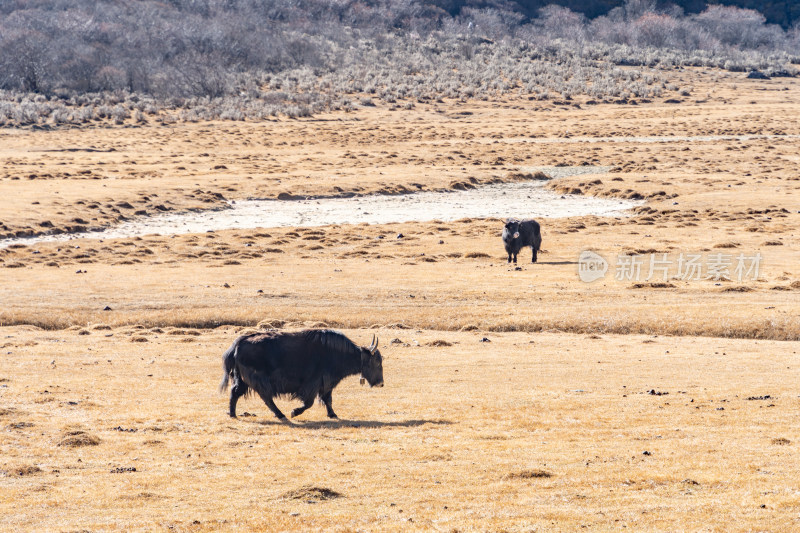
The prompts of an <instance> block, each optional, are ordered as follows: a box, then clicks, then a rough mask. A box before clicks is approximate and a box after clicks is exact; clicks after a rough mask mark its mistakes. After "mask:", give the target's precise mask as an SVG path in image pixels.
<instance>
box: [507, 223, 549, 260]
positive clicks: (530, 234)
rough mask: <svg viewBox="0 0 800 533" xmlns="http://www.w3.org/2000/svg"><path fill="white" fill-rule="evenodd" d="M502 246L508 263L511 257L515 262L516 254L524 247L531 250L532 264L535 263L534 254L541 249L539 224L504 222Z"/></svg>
mask: <svg viewBox="0 0 800 533" xmlns="http://www.w3.org/2000/svg"><path fill="white" fill-rule="evenodd" d="M503 244H504V245H505V247H506V253H508V262H509V263H510V262H511V259H512V257H513V259H514V262H515V263H516V262H517V254H518V253H519V251H520V250H522V249H523V248H524V247H526V246H530V247H531V249H532V250H533V258H532V259H531V262H532V263H535V262H536V254H537V253H538V252H539V250H540V249H541V247H542V232H541V229H540V228H539V223H538V222H536V221H535V220H522V221H520V220H517V219H515V218H509V219H508V220H506V225H505V227H504V228H503Z"/></svg>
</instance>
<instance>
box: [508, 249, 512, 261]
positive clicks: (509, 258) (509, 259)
mask: <svg viewBox="0 0 800 533" xmlns="http://www.w3.org/2000/svg"><path fill="white" fill-rule="evenodd" d="M508 262H509V263H510V262H511V252H508Z"/></svg>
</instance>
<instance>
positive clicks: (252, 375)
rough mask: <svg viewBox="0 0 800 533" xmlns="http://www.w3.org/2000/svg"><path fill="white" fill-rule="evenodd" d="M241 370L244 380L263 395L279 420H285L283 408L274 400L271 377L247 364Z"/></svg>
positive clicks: (265, 401) (262, 397)
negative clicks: (279, 407)
mask: <svg viewBox="0 0 800 533" xmlns="http://www.w3.org/2000/svg"><path fill="white" fill-rule="evenodd" d="M239 370H240V371H241V372H242V378H243V381H245V382H246V383H247V385H248V386H249V387H250V388H252V389H253V390H254V391H256V392H257V393H258V395H259V396H261V399H262V400H264V403H265V404H266V405H267V407H269V410H270V411H272V412H273V414H274V415H275V416H276V417H278V420H283V419H284V418H286V415H284V414H283V413H281V410H280V409H278V406H277V405H275V402H273V401H272V397H273V396H274V393H273V389H272V384H271V383H270V381H269V377H268V376H265V375H264V373H262V372H259V371H257V370H253V369H251V368H249V367H246V366H242V367H239Z"/></svg>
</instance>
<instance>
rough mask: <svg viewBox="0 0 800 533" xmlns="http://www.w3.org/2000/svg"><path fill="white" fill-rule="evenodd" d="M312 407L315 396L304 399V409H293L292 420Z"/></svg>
mask: <svg viewBox="0 0 800 533" xmlns="http://www.w3.org/2000/svg"><path fill="white" fill-rule="evenodd" d="M312 405H314V396H311V398H304V399H303V407H297V408H295V409H292V418H294V417H296V416H300V415H302V414H303V413H304V412H305V410H306V409H308V408H309V407H311V406H312Z"/></svg>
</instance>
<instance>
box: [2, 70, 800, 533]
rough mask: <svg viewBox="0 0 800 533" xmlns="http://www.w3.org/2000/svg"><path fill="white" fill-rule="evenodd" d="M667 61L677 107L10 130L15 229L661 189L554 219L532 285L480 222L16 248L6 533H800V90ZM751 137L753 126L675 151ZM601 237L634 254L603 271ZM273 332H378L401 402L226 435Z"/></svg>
mask: <svg viewBox="0 0 800 533" xmlns="http://www.w3.org/2000/svg"><path fill="white" fill-rule="evenodd" d="M675 78H676V80H675V83H676V84H679V85H680V86H692V87H693V90H692V96H690V97H686V98H685V99H684V101H683V102H682V103H681V104H673V103H666V102H651V103H643V104H640V105H637V106H624V105H591V104H587V103H586V102H578V104H579V105H573V106H570V107H567V106H562V105H553V104H549V103H542V102H536V101H528V100H522V99H520V100H512V99H509V100H506V101H501V102H468V103H465V104H464V103H461V104H460V103H457V102H442V103H437V104H431V105H424V104H419V103H418V104H417V105H416V106H415V107H414V109H411V110H403V111H391V110H390V109H388V108H382V107H370V108H365V109H361V110H358V111H355V112H352V113H349V114H332V115H327V116H320V117H316V118H314V119H309V120H276V121H272V122H264V123H248V122H241V123H234V122H220V123H211V124H208V123H205V124H182V125H175V126H171V127H163V126H146V127H140V128H119V127H117V128H113V127H112V128H94V129H80V130H68V129H64V130H55V131H30V130H2V131H0V193H2V194H0V213H1V214H0V235H5V236H14V235H25V234H36V233H40V232H44V231H71V230H75V229H81V228H91V227H103V226H107V225H111V224H114V223H115V222H117V221H119V220H122V219H123V218H128V219H129V218H132V217H135V216H144V214H145V213H146V214H148V215H152V214H157V213H158V212H164V211H171V210H175V211H180V210H187V209H207V208H222V207H224V205H225V201H226V200H238V199H243V198H248V197H260V198H274V197H278V196H279V195H283V196H282V197H292V196H305V195H322V196H330V195H334V196H337V195H338V196H345V195H350V194H363V193H367V192H382V193H386V194H390V193H398V192H408V191H414V190H419V189H423V190H436V189H441V190H445V189H455V188H463V187H471V186H474V185H476V184H480V183H490V182H498V181H511V180H518V179H521V178H520V176H519V175H520V174H521V173H522V174H524V173H525V172H526V169H527V168H528V167H535V166H541V165H582V164H590V165H607V166H610V167H613V168H612V170H611V171H610V172H609V173H607V174H603V175H598V176H590V177H587V176H583V177H575V178H569V179H560V180H555V181H553V182H551V183H549V184H548V185H547V186H548V187H550V188H552V189H554V190H556V191H559V192H573V193H580V194H592V195H598V196H610V197H620V198H641V199H643V200H645V204H644V205H643V206H642V207H640V208H637V209H636V211H635V212H634V213H633V216H631V217H630V218H618V219H614V218H599V217H581V218H577V217H576V218H569V219H557V220H543V221H542V223H543V235H544V243H543V248H544V253H543V254H542V255H541V256H540V263H539V264H536V265H531V264H530V263H527V262H526V261H528V260H529V258H530V256H529V255H528V252H527V250H526V251H523V252H522V253H521V254H520V260H521V263H520V269H519V270H515V269H514V268H513V266H512V267H509V266H508V265H507V264H506V262H505V257H504V252H503V249H502V244H501V243H500V239H499V233H500V230H501V227H502V225H501V222H500V221H499V220H479V219H474V220H473V219H467V220H461V221H457V222H439V221H432V222H416V223H404V224H386V225H372V226H369V225H355V226H347V225H341V226H332V227H325V228H281V229H272V228H269V229H255V230H231V231H217V232H212V233H205V234H195V235H180V236H147V237H143V238H134V239H112V240H104V241H98V240H88V239H84V240H75V241H71V242H69V243H41V244H36V245H31V246H18V247H12V248H7V249H4V250H0V302H2V305H1V306H0V530H11V531H16V530H18V531H30V530H40V531H54V530H55V531H75V530H89V531H98V530H126V531H128V530H154V529H155V530H163V529H171V530H182V531H214V530H231V529H234V530H236V529H238V530H245V531H247V530H309V529H326V530H345V531H346V530H398V529H419V530H443V531H451V530H512V531H513V530H520V531H522V530H524V531H527V530H534V529H539V530H554V529H555V530H574V529H580V528H581V527H582V526H587V527H589V528H592V529H597V530H611V529H613V530H618V529H621V528H623V527H627V528H629V529H630V528H632V529H636V530H729V529H734V528H735V529H741V530H771V531H787V530H792V529H798V528H799V527H800V486H798V482H797V479H796V478H797V476H796V472H797V471H798V467H800V465H798V459H797V457H798V456H797V454H796V453H794V449H795V447H796V446H797V443H798V442H799V441H800V434H798V433H799V429H800V424H798V420H799V419H800V418H798V407H800V403H798V402H800V399H799V398H800V397H799V396H798V392H797V382H798V373H797V368H798V359H797V358H798V355H797V351H798V347H800V345H799V344H798V341H799V340H800V319H799V318H798V317H799V316H800V298H799V297H798V296H799V295H800V270H798V264H800V252H798V250H800V233H798V229H797V228H798V227H800V214H799V213H798V211H800V173H799V171H798V168H800V167H799V166H798V163H800V155H798V154H800V137H798V135H800V123H799V122H797V121H794V120H791V117H796V116H800V82H798V81H797V80H795V79H785V80H784V79H775V80H770V81H758V80H744V79H742V76H741V75H735V74H730V73H715V74H703V73H699V72H690V71H688V70H686V71H682V72H678V73H676V74H675ZM741 135H758V136H760V137H757V138H750V139H742V138H725V139H716V140H707V141H705V140H686V139H682V138H679V137H680V136H741ZM662 136H667V137H674V138H673V139H672V140H670V141H668V142H667V141H657V140H655V139H649V140H648V139H645V141H647V142H643V141H642V140H641V139H640V140H638V141H637V140H633V139H627V140H626V139H625V138H629V137H631V138H632V137H640V138H641V137H648V138H649V137H662ZM584 137H591V138H595V139H596V142H582V141H581V139H582V138H584ZM606 137H616V138H617V139H616V140H615V141H611V140H608V139H606V140H603V139H602V138H606ZM137 212H139V213H140V214H138V215H136V214H135V213H137ZM398 234H402V235H403V237H402V238H397V235H398ZM587 249H591V250H594V251H596V252H598V253H600V254H601V255H603V256H604V257H606V258H607V259H609V260H611V261H612V271H611V272H609V274H608V275H607V276H606V278H605V279H603V280H599V281H596V282H594V283H592V284H586V283H583V282H581V281H580V280H579V278H578V273H577V264H576V263H577V259H578V256H579V254H580V252H581V251H583V250H587ZM637 253H638V254H644V255H647V254H651V253H659V254H660V253H668V254H670V256H671V257H673V258H674V257H676V256H677V255H678V254H679V253H703V254H712V253H727V254H739V253H743V254H747V255H752V254H755V253H760V254H761V256H762V261H761V270H760V274H759V277H758V279H755V280H754V279H746V280H744V281H743V282H741V283H740V282H735V281H734V282H731V281H716V280H694V281H684V280H681V279H674V277H671V278H670V279H668V280H667V282H665V283H664V284H660V285H659V284H656V285H653V284H651V283H650V282H647V283H641V284H637V283H634V282H632V281H617V280H615V279H614V272H613V260H614V259H616V257H617V255H619V254H637ZM259 324H260V327H262V328H265V327H283V328H298V327H308V326H323V325H324V326H330V327H337V328H343V329H345V330H346V331H347V333H348V334H349V335H350V336H351V338H353V339H354V340H356V341H359V342H362V343H365V344H366V343H368V342H369V339H370V338H371V335H372V333H373V332H375V333H378V334H379V336H380V338H381V351H382V353H383V354H384V356H385V357H386V362H385V379H386V387H385V388H383V389H379V390H378V389H375V390H368V389H366V388H360V387H359V386H358V384H357V380H348V381H346V382H345V383H344V384H343V385H342V386H340V387H339V388H338V389H337V390H336V392H335V393H334V403H335V404H336V410H337V412H338V413H339V415H340V416H342V417H343V420H341V421H338V422H329V421H327V419H325V418H324V410H323V409H322V408H320V407H318V406H315V407H314V408H312V409H310V410H309V411H307V412H306V413H305V414H303V415H302V416H301V417H300V419H299V420H295V421H294V422H293V423H292V424H279V423H277V422H276V421H274V420H273V419H272V417H271V415H269V413H268V410H267V409H266V407H265V406H264V405H263V404H262V403H261V402H260V401H256V400H255V399H254V398H250V399H247V400H243V401H242V402H241V403H240V409H239V410H240V413H243V412H245V411H248V412H249V413H252V414H253V415H255V416H241V417H240V418H239V419H238V420H230V419H229V418H228V417H227V415H226V410H227V407H226V406H227V400H226V398H224V397H220V396H218V395H217V394H216V384H217V383H218V380H219V379H220V377H221V370H220V355H221V353H222V351H223V350H224V349H225V348H226V347H227V346H228V345H229V344H230V342H231V341H232V340H233V338H234V337H235V335H236V334H237V333H238V332H240V331H243V330H248V329H253V328H257V327H259ZM484 339H486V341H485V342H484V341H483V340H484ZM650 391H652V393H651V392H650ZM661 393H668V394H661ZM645 452H647V453H645ZM134 469H135V470H134Z"/></svg>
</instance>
